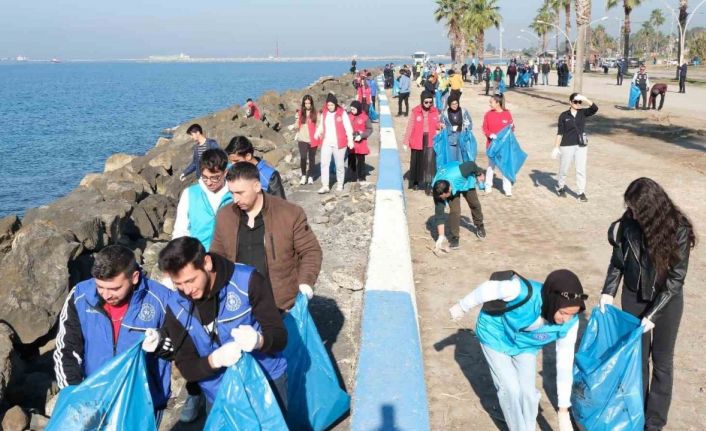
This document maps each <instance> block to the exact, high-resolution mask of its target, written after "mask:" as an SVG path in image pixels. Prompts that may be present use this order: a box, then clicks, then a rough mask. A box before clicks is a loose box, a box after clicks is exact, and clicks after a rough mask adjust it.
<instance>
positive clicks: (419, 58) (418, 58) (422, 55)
mask: <svg viewBox="0 0 706 431" xmlns="http://www.w3.org/2000/svg"><path fill="white" fill-rule="evenodd" d="M412 60H413V62H414V64H420V63H421V64H424V63H426V62H427V61H429V54H427V53H426V52H424V51H417V52H415V53H414V54H412Z"/></svg>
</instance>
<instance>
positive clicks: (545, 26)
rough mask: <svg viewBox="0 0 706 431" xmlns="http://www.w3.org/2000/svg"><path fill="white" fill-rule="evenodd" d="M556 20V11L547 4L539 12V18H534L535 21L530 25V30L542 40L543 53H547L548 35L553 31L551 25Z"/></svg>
mask: <svg viewBox="0 0 706 431" xmlns="http://www.w3.org/2000/svg"><path fill="white" fill-rule="evenodd" d="M555 18H556V16H555V15H554V10H553V9H552V8H551V6H550V5H549V4H548V3H545V4H544V6H542V7H540V8H539V9H538V10H537V16H536V17H534V21H533V22H532V24H530V28H531V29H532V30H534V32H535V33H537V36H539V37H541V38H542V53H545V52H546V51H547V33H549V32H550V31H551V29H552V25H551V23H552V22H554V19H555Z"/></svg>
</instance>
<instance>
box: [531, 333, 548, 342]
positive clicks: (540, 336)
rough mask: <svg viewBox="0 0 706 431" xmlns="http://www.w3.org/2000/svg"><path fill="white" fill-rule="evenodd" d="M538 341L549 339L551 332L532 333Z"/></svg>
mask: <svg viewBox="0 0 706 431" xmlns="http://www.w3.org/2000/svg"><path fill="white" fill-rule="evenodd" d="M532 336H533V337H534V339H535V340H537V341H547V340H548V339H549V337H550V336H549V334H543V333H541V332H540V333H537V334H533V335H532Z"/></svg>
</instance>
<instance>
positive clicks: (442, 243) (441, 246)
mask: <svg viewBox="0 0 706 431" xmlns="http://www.w3.org/2000/svg"><path fill="white" fill-rule="evenodd" d="M434 249H435V250H436V251H445V252H448V251H449V242H448V241H447V240H446V236H444V235H439V239H437V240H436V246H435V247H434Z"/></svg>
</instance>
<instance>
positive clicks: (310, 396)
mask: <svg viewBox="0 0 706 431" xmlns="http://www.w3.org/2000/svg"><path fill="white" fill-rule="evenodd" d="M308 307H309V301H308V299H307V298H306V296H304V295H302V294H299V295H298V296H297V299H296V302H295V304H294V308H292V309H291V310H290V311H289V313H288V314H287V315H286V316H285V317H284V326H285V327H286V328H287V347H286V348H285V349H284V357H285V358H287V378H288V384H289V390H288V392H287V394H288V399H289V406H288V408H287V423H288V424H289V428H290V429H292V430H314V431H319V430H324V429H326V428H328V427H329V426H331V425H332V424H333V423H334V422H336V421H337V420H338V419H339V418H340V417H341V416H343V415H344V414H345V413H346V412H347V411H348V409H349V408H350V397H349V396H348V394H346V392H345V391H344V390H343V389H341V386H340V384H339V382H338V377H337V376H336V373H335V371H334V369H333V365H332V364H331V359H330V358H329V356H328V353H327V352H326V348H325V347H324V343H323V342H322V341H321V337H320V336H319V332H318V331H317V329H316V325H315V324H314V321H313V320H312V319H311V315H310V314H309V308H308Z"/></svg>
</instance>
